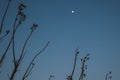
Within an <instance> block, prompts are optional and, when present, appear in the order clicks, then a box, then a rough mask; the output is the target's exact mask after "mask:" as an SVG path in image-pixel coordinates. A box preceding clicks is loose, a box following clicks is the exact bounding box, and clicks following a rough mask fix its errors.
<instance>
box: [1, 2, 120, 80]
mask: <svg viewBox="0 0 120 80" xmlns="http://www.w3.org/2000/svg"><path fill="white" fill-rule="evenodd" d="M6 2H7V0H0V18H1V14H2V12H3V11H4V7H5V4H6ZM22 2H23V3H25V4H26V5H27V8H26V10H25V11H24V12H25V13H26V15H27V20H26V21H25V22H24V24H23V25H22V27H21V29H22V31H21V33H17V36H16V38H17V40H16V43H17V44H18V45H20V44H21V43H22V40H21V38H22V37H25V36H24V35H26V34H27V31H28V29H29V27H30V26H31V25H32V24H33V23H37V24H39V28H38V29H37V30H36V31H35V32H34V34H33V36H32V38H31V40H30V42H29V44H28V48H27V49H26V52H27V54H28V56H26V60H28V59H31V57H32V55H33V52H36V51H39V49H40V48H41V47H42V46H44V45H45V44H46V42H47V41H50V45H49V46H48V48H47V49H46V50H45V51H44V52H43V54H41V55H40V56H39V57H38V58H37V59H36V62H35V63H36V66H35V68H34V69H33V73H32V75H31V76H30V77H29V78H28V80H48V78H49V75H50V74H53V75H54V76H55V77H54V79H53V80H65V79H66V77H67V76H68V75H69V74H71V71H72V67H73V60H74V54H75V50H76V48H78V49H79V50H80V54H79V56H78V61H77V67H76V71H75V75H74V79H75V80H78V78H79V74H80V69H81V62H80V59H81V57H83V56H85V55H86V54H87V53H90V60H89V61H88V63H87V65H88V69H87V71H86V74H87V77H86V78H85V80H104V79H105V75H106V73H107V72H109V71H112V77H113V78H112V80H119V79H120V69H119V68H120V62H119V61H120V0H24V1H22ZM17 4H18V2H17V0H13V2H12V3H11V6H10V9H9V14H8V19H7V20H6V24H5V25H6V26H7V25H8V24H10V22H12V21H13V19H14V18H13V17H14V14H15V12H17V7H16V6H17ZM72 10H74V11H75V13H72V12H71V11H72ZM12 18H13V19H12ZM6 26H5V27H6ZM7 28H10V26H9V27H8V26H7V27H6V29H7ZM23 33H24V34H23ZM17 47H18V46H17ZM8 58H9V55H8ZM26 60H25V61H24V65H26V64H27V62H28V61H26ZM6 62H7V61H6ZM5 69H6V70H8V71H9V69H8V68H6V67H5ZM22 70H24V67H23V66H21V69H20V72H18V74H20V73H21V72H22ZM4 76H6V79H7V78H8V77H7V75H4ZM19 77H20V76H19V75H17V78H19ZM17 80H18V79H17Z"/></svg>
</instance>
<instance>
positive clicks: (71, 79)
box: [67, 49, 79, 80]
mask: <svg viewBox="0 0 120 80" xmlns="http://www.w3.org/2000/svg"><path fill="white" fill-rule="evenodd" d="M78 54H79V51H78V49H76V51H75V59H74V65H73V70H72V73H71V75H70V76H68V77H67V80H73V74H74V71H75V67H76V62H77V55H78Z"/></svg>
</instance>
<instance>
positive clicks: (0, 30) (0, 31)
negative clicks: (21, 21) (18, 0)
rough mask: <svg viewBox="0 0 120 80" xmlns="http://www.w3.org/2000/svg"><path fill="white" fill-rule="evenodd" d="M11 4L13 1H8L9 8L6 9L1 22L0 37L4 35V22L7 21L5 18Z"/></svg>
mask: <svg viewBox="0 0 120 80" xmlns="http://www.w3.org/2000/svg"><path fill="white" fill-rule="evenodd" d="M10 3H11V0H8V4H7V7H6V9H5V12H4V14H3V17H2V21H1V24H0V35H1V33H2V29H3V23H4V20H5V17H6V14H7V11H8V8H9V6H10Z"/></svg>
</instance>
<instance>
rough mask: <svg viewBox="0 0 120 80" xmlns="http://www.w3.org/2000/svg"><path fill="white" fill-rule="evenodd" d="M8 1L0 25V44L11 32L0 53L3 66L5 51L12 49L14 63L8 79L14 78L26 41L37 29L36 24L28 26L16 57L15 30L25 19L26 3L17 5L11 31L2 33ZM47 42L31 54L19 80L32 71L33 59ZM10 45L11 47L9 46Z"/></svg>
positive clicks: (23, 54)
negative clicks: (28, 28)
mask: <svg viewBox="0 0 120 80" xmlns="http://www.w3.org/2000/svg"><path fill="white" fill-rule="evenodd" d="M10 3H11V0H8V4H7V8H6V10H5V12H4V14H3V18H2V21H1V25H0V46H2V45H1V42H2V40H4V39H5V37H7V35H8V34H9V33H10V32H11V35H10V36H11V37H10V41H9V42H8V44H7V46H6V49H5V51H4V52H3V53H0V54H2V56H1V57H0V68H1V67H2V66H3V63H4V60H5V59H6V55H7V52H8V50H9V49H12V54H11V55H12V57H13V64H14V68H13V70H12V72H11V74H10V75H9V80H14V78H15V75H16V73H17V72H18V69H19V66H20V65H21V63H22V61H23V59H24V58H25V55H26V53H25V49H26V47H27V43H28V42H29V40H30V38H31V36H32V34H33V32H34V31H35V30H36V29H37V27H38V24H33V25H32V27H31V28H30V32H29V34H28V36H27V38H26V39H25V42H24V44H23V46H22V50H21V51H20V52H19V53H20V55H19V56H18V57H16V54H17V53H16V51H15V50H16V48H15V44H16V43H15V39H16V38H15V34H16V32H17V31H18V28H19V27H20V26H21V24H23V22H24V21H25V20H26V15H25V13H24V12H23V11H24V9H25V8H26V5H24V4H23V3H20V5H19V6H18V12H17V14H16V17H15V20H14V23H13V24H14V25H13V28H12V31H10V30H6V33H5V34H4V35H3V33H2V32H3V28H4V25H3V24H4V23H5V19H6V18H5V17H6V14H7V11H8V9H9V6H10ZM48 44H49V42H47V44H46V45H45V46H44V47H43V48H42V49H41V50H40V51H38V53H36V54H35V55H34V56H33V59H31V61H30V63H29V65H28V67H27V69H26V70H25V72H23V76H22V78H21V80H25V79H26V78H27V77H28V76H29V75H30V74H31V73H32V69H33V68H34V65H35V63H34V61H35V59H36V58H37V57H38V56H39V55H40V54H41V53H42V52H43V51H44V50H45V49H46V48H47V46H48ZM10 47H11V48H10Z"/></svg>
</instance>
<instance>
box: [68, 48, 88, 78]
mask: <svg viewBox="0 0 120 80" xmlns="http://www.w3.org/2000/svg"><path fill="white" fill-rule="evenodd" d="M78 54H79V51H78V49H76V51H75V59H74V66H73V70H72V73H71V75H69V76H68V77H67V80H73V75H74V72H75V68H76V62H77V56H78ZM88 60H89V54H87V55H86V56H85V57H83V58H82V59H81V62H82V67H81V73H80V76H79V80H83V79H84V77H85V76H86V74H85V70H86V69H87V65H86V62H87V61H88Z"/></svg>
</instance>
